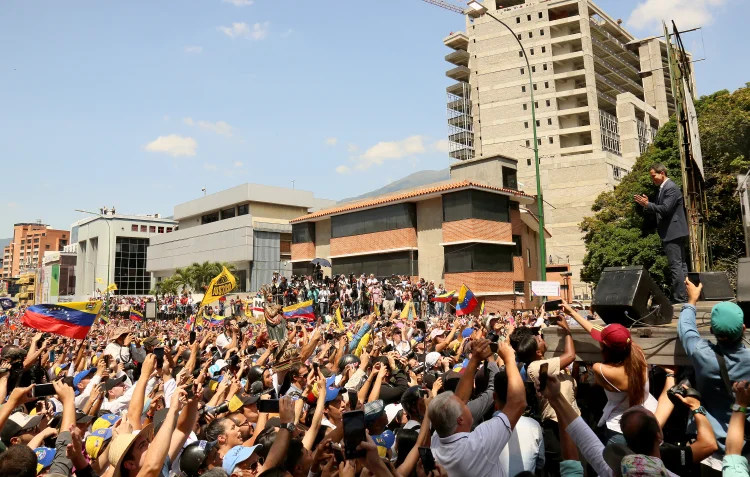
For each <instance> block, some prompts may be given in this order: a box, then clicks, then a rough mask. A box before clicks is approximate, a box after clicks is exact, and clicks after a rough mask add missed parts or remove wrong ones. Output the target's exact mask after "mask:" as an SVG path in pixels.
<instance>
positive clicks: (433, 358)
mask: <svg viewBox="0 0 750 477" xmlns="http://www.w3.org/2000/svg"><path fill="white" fill-rule="evenodd" d="M440 356H441V355H440V353H438V352H437V351H430V352H429V353H427V356H425V358H424V364H425V366H427V368H431V367H433V366H435V364H436V363H437V361H438V360H439V359H440Z"/></svg>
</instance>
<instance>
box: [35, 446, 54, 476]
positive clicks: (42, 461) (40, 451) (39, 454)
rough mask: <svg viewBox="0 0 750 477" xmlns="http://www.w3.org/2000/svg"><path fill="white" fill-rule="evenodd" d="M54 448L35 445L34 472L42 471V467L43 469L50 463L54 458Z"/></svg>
mask: <svg viewBox="0 0 750 477" xmlns="http://www.w3.org/2000/svg"><path fill="white" fill-rule="evenodd" d="M55 452H56V450H55V449H52V448H49V447H37V448H36V449H34V454H36V462H37V463H36V473H37V474H38V473H39V472H41V471H42V469H45V468H47V467H49V466H51V465H52V461H53V460H54V459H55Z"/></svg>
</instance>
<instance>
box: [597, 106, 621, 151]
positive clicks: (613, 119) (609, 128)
mask: <svg viewBox="0 0 750 477" xmlns="http://www.w3.org/2000/svg"><path fill="white" fill-rule="evenodd" d="M599 126H600V130H601V139H602V149H604V150H605V151H609V152H611V153H613V154H617V155H618V156H621V155H622V153H621V152H620V127H619V125H618V124H617V116H615V115H613V114H610V113H608V112H606V111H602V110H601V109H600V110H599Z"/></svg>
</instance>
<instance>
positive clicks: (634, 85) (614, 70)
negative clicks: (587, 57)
mask: <svg viewBox="0 0 750 477" xmlns="http://www.w3.org/2000/svg"><path fill="white" fill-rule="evenodd" d="M594 61H596V62H598V63H600V64H601V65H602V66H604V67H605V68H607V69H608V70H610V71H611V72H612V73H614V74H616V75H617V76H619V77H620V78H622V79H623V80H625V83H627V84H628V85H629V86H630V87H632V88H634V89H635V90H636V91H637V92H639V93H641V94H642V93H643V86H641V85H639V84H638V83H636V82H635V81H633V80H631V79H630V78H628V77H627V76H625V75H624V74H622V73H620V72H619V71H618V70H617V68H615V67H614V66H612V64H611V63H609V62H608V61H606V60H603V59H602V58H599V57H598V56H594Z"/></svg>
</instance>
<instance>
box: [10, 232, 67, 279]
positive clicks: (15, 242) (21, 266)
mask: <svg viewBox="0 0 750 477" xmlns="http://www.w3.org/2000/svg"><path fill="white" fill-rule="evenodd" d="M69 240H70V232H69V231H67V230H57V229H53V228H50V226H49V225H44V224H42V223H41V222H40V221H38V222H35V223H19V224H14V225H13V239H12V240H11V242H10V243H9V244H8V245H7V246H5V247H4V248H3V257H2V258H3V261H2V267H1V268H2V272H0V273H2V274H1V275H0V279H2V280H10V279H12V278H18V277H19V276H20V275H21V274H23V273H28V272H33V271H35V270H37V269H38V268H41V266H42V259H43V258H44V253H45V252H50V251H59V250H62V249H63V247H65V246H66V245H67V244H68V243H69Z"/></svg>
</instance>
